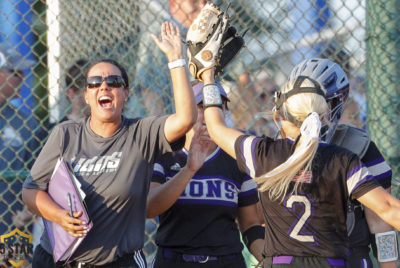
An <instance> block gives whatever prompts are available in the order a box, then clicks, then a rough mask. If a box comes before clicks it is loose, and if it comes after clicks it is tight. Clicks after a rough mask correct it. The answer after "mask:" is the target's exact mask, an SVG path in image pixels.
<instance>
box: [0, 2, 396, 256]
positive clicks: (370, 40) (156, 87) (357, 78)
mask: <svg viewBox="0 0 400 268" xmlns="http://www.w3.org/2000/svg"><path fill="white" fill-rule="evenodd" d="M200 2H201V1H200V0H199V1H196V0H169V1H167V0H139V1H129V0H120V1H112V0H102V1H89V0H68V1H65V0H64V1H61V0H51V1H44V0H28V1H27V0H3V1H1V2H0V43H1V44H2V46H4V47H1V52H2V54H0V63H1V64H0V66H2V67H1V69H0V70H1V71H0V175H1V180H0V186H1V188H0V214H1V215H0V227H1V228H0V235H2V234H4V233H7V232H9V231H11V230H12V229H14V228H15V226H18V227H20V228H23V230H25V231H26V232H32V224H30V225H24V224H21V221H20V220H21V219H23V218H24V217H26V218H27V219H28V220H27V221H29V222H30V223H32V220H29V216H27V215H24V214H21V213H18V211H22V210H23V205H22V201H21V196H20V191H21V183H22V181H23V179H24V176H25V175H26V172H28V171H29V168H30V166H31V165H32V162H33V160H34V159H35V157H36V155H37V153H38V151H39V150H40V148H41V146H42V145H43V144H44V141H45V140H46V137H47V135H48V132H49V131H50V130H51V128H52V126H54V123H56V122H58V121H61V120H63V119H65V118H67V117H68V118H74V117H79V116H83V115H84V114H85V113H87V109H86V108H85V103H84V102H82V99H80V98H79V95H80V94H81V92H82V90H83V87H84V85H83V84H84V81H83V82H82V76H80V74H82V73H84V72H85V67H86V65H87V63H88V62H92V61H94V60H96V59H100V58H113V59H116V60H117V61H119V62H120V63H122V64H123V65H124V66H125V67H126V68H127V70H128V75H129V78H130V81H131V86H130V98H129V101H128V103H127V105H126V107H125V113H126V115H128V116H144V115H151V114H160V113H169V112H171V111H172V110H173V108H172V103H171V102H172V97H171V84H170V81H169V70H168V67H167V60H166V58H165V56H164V55H163V54H162V53H161V52H160V51H159V49H158V48H157V46H156V45H155V44H154V43H153V41H152V39H151V36H150V33H156V34H158V33H159V27H160V24H161V22H162V21H164V20H169V21H173V22H175V23H176V24H177V25H179V26H180V27H181V29H182V32H183V34H184V33H185V32H186V29H187V27H188V25H190V22H191V20H192V19H193V17H194V16H195V14H197V12H198V10H199V5H200ZM214 2H215V3H216V4H219V5H221V6H223V7H227V6H228V4H230V8H229V14H230V15H231V17H232V19H233V20H232V24H233V25H235V26H236V27H237V28H238V29H239V33H240V34H241V33H243V32H245V31H246V30H248V31H247V33H246V35H245V40H246V47H245V48H244V49H243V50H242V51H241V53H240V57H238V59H237V60H235V61H234V62H233V63H231V65H230V67H229V68H228V69H227V70H225V72H224V73H223V75H222V76H221V80H220V82H221V83H222V85H223V86H224V87H225V88H226V89H227V91H228V94H229V97H230V100H231V101H230V103H229V108H230V114H229V118H228V120H229V123H230V124H231V125H232V126H236V127H237V128H239V129H242V130H245V131H251V132H254V133H257V134H266V135H274V133H275V127H274V124H273V122H272V120H271V118H270V117H268V116H266V114H267V113H265V112H267V111H270V110H271V108H272V96H273V93H274V91H275V90H276V89H277V88H279V87H280V86H282V85H283V83H284V82H286V80H287V76H288V74H289V72H290V71H291V69H292V68H293V67H294V65H296V64H297V63H299V62H300V61H302V60H303V59H305V58H310V57H315V56H322V57H329V58H331V59H332V60H334V61H336V62H338V63H340V64H341V65H342V66H343V67H344V69H345V70H346V71H347V73H348V75H349V79H350V84H351V91H350V98H349V100H348V103H347V108H346V112H345V113H344V115H343V118H342V121H343V122H345V123H351V124H353V125H355V126H357V127H360V128H366V129H367V130H368V131H369V132H370V133H371V136H372V138H373V140H374V141H375V142H376V143H377V145H378V147H379V149H380V150H381V151H382V153H383V154H384V156H385V158H386V159H387V160H388V161H389V164H390V165H391V167H392V168H393V177H394V181H393V188H394V194H395V195H396V196H397V197H399V193H398V187H399V180H398V177H399V172H400V170H399V168H400V161H399V151H400V150H399V147H400V140H399V133H400V131H399V128H400V121H399V120H400V116H399V114H400V107H399V103H400V94H399V88H398V84H399V83H398V81H397V79H398V77H399V76H398V70H399V66H400V60H399V59H400V57H399V50H398V49H399V47H400V40H399V36H400V35H399V29H400V26H399V25H400V23H399V21H398V20H399V18H400V16H398V15H399V6H400V2H399V1H376V0H366V1H363V0H353V1H345V0H298V1H289V0H279V1H278V0H271V1H263V0H255V1H248V0H231V1H228V0H218V1H217V0H216V1H214ZM183 38H184V35H183ZM6 46H7V51H6V48H5V47H6ZM73 65H75V68H72V69H71V68H70V67H71V66H73ZM21 174H22V175H21ZM16 219H17V220H16ZM22 222H23V221H22ZM147 225H148V228H147V233H146V234H147V236H148V237H149V240H147V242H146V250H147V252H146V254H150V252H152V251H153V250H154V248H155V245H154V240H153V238H154V234H155V230H156V222H155V221H152V220H150V221H149V222H148V224H147ZM24 226H26V227H24ZM34 226H35V225H34ZM34 239H35V237H34Z"/></svg>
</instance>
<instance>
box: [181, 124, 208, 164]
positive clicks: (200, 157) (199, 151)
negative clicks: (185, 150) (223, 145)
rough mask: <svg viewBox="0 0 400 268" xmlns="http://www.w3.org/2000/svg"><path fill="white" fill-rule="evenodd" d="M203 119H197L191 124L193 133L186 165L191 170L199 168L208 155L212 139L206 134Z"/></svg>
mask: <svg viewBox="0 0 400 268" xmlns="http://www.w3.org/2000/svg"><path fill="white" fill-rule="evenodd" d="M202 121H203V120H198V121H197V123H196V124H195V125H194V126H193V130H194V135H193V137H192V142H191V143H190V148H189V156H188V162H187V167H188V168H189V169H190V170H192V171H197V170H199V169H200V168H201V167H202V166H203V163H204V161H205V160H206V158H207V156H208V152H209V149H210V147H211V146H212V144H213V143H212V140H211V138H210V137H209V136H208V132H207V128H206V126H205V125H203V122H202Z"/></svg>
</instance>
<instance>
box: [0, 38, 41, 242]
mask: <svg viewBox="0 0 400 268" xmlns="http://www.w3.org/2000/svg"><path fill="white" fill-rule="evenodd" d="M33 64H34V62H33V61H31V60H27V59H25V58H24V57H23V56H22V55H20V54H19V53H18V52H17V51H16V49H15V48H14V47H11V46H10V45H8V44H6V43H0V235H4V234H6V233H8V232H10V231H12V230H13V229H14V228H15V227H16V226H15V225H14V224H13V220H12V217H13V216H14V215H16V213H17V212H18V211H21V210H23V208H24V205H23V203H22V200H21V190H22V181H21V179H22V178H18V176H17V175H16V174H17V173H18V172H23V171H28V170H29V169H30V168H31V166H32V164H33V162H34V160H35V156H36V154H37V153H38V151H39V148H40V141H41V140H42V139H43V137H44V136H45V135H44V133H45V132H44V131H43V130H42V129H41V128H40V125H39V123H38V122H37V121H36V119H35V118H34V116H33V114H27V113H25V112H24V111H22V109H20V108H18V107H14V106H12V105H11V104H10V101H11V100H12V99H14V98H16V97H19V90H20V87H21V85H22V83H23V81H24V78H25V75H24V72H23V70H25V69H28V68H30V67H32V65H33ZM28 227H29V226H28V225H25V226H21V227H20V229H21V230H22V231H25V232H26V231H28V230H29V228H28Z"/></svg>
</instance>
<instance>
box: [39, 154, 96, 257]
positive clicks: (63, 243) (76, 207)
mask: <svg viewBox="0 0 400 268" xmlns="http://www.w3.org/2000/svg"><path fill="white" fill-rule="evenodd" d="M47 192H48V194H49V195H50V197H51V198H52V199H53V201H54V202H55V203H57V205H59V206H60V207H61V208H63V209H66V210H69V200H68V194H69V195H70V197H71V205H72V210H73V211H74V212H76V211H82V212H83V213H82V216H81V217H79V219H81V220H83V221H85V222H86V223H87V227H88V229H87V231H90V229H91V228H92V226H93V224H92V222H91V221H90V218H89V216H88V214H87V209H86V205H85V202H84V198H85V194H84V193H83V191H82V190H81V189H80V183H79V181H78V180H77V178H76V177H75V175H74V173H73V170H72V168H71V167H70V166H69V165H68V163H66V162H65V161H64V159H62V158H61V159H60V160H59V161H58V162H57V165H56V167H55V168H54V171H53V175H52V176H51V179H50V181H49V186H48V190H47ZM43 222H44V225H45V228H46V230H47V234H48V236H49V240H50V243H51V246H52V248H53V257H54V261H55V262H58V261H65V262H68V260H69V258H70V257H71V256H72V254H73V253H74V252H75V250H76V249H77V248H78V246H79V244H80V243H81V242H82V241H83V239H84V237H83V238H77V237H73V236H71V235H70V234H69V233H68V232H67V231H65V230H64V229H63V228H62V227H61V226H60V225H59V224H57V223H55V222H51V221H48V220H46V219H43Z"/></svg>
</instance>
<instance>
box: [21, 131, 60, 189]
mask: <svg viewBox="0 0 400 268" xmlns="http://www.w3.org/2000/svg"><path fill="white" fill-rule="evenodd" d="M63 135H64V134H63V130H62V128H60V127H59V126H56V127H55V128H54V129H53V131H52V132H51V134H50V136H49V139H48V140H47V142H46V144H45V145H44V147H43V149H42V151H41V152H40V154H39V156H38V158H37V159H36V161H35V163H34V164H33V167H32V169H31V172H30V174H29V175H28V177H27V178H26V179H25V182H24V185H23V187H24V188H28V189H39V190H43V191H46V190H47V186H48V183H49V181H50V178H51V175H52V173H53V170H54V167H55V166H56V163H57V160H58V158H59V157H60V155H61V146H62V145H61V144H62V141H63Z"/></svg>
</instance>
